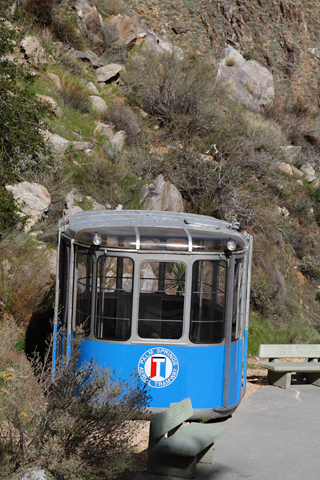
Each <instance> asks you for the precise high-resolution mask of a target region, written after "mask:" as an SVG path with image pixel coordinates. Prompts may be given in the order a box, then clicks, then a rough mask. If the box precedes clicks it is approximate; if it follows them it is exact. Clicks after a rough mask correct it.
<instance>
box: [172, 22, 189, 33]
mask: <svg viewBox="0 0 320 480" xmlns="http://www.w3.org/2000/svg"><path fill="white" fill-rule="evenodd" d="M172 30H173V31H174V33H175V34H176V35H181V33H188V28H187V26H186V25H185V24H184V23H174V24H173V25H172Z"/></svg>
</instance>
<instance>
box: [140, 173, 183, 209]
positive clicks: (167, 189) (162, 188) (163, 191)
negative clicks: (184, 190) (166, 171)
mask: <svg viewBox="0 0 320 480" xmlns="http://www.w3.org/2000/svg"><path fill="white" fill-rule="evenodd" d="M142 189H143V191H141V199H143V203H144V205H143V209H144V210H161V211H165V212H183V201H182V196H181V193H180V192H179V190H178V189H177V188H176V187H175V186H174V185H173V184H172V183H170V182H165V181H164V178H163V176H162V175H159V176H158V177H157V178H156V180H155V182H154V184H153V185H148V186H146V185H144V186H143V187H142Z"/></svg>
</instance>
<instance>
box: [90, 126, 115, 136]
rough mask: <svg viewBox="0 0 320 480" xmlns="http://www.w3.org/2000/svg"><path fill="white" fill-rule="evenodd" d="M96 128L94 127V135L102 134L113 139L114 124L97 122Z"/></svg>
mask: <svg viewBox="0 0 320 480" xmlns="http://www.w3.org/2000/svg"><path fill="white" fill-rule="evenodd" d="M96 125H97V126H96V128H95V129H94V132H93V135H94V136H95V137H96V136H98V135H102V136H104V137H107V138H109V140H111V139H112V138H113V128H114V126H113V125H107V124H106V123H101V122H96Z"/></svg>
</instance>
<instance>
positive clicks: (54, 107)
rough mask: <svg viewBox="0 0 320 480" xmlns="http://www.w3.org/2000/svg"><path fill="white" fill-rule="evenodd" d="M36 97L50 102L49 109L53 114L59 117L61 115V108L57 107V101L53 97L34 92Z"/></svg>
mask: <svg viewBox="0 0 320 480" xmlns="http://www.w3.org/2000/svg"><path fill="white" fill-rule="evenodd" d="M58 78H59V77H58ZM36 97H37V98H38V99H39V100H43V101H44V102H47V103H49V104H50V107H51V111H52V112H53V113H54V114H55V116H56V117H57V118H60V117H61V113H62V111H61V108H60V107H59V105H58V104H57V102H56V101H55V100H53V98H51V97H48V96H47V95H39V94H38V93H36Z"/></svg>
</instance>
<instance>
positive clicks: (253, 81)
mask: <svg viewBox="0 0 320 480" xmlns="http://www.w3.org/2000/svg"><path fill="white" fill-rule="evenodd" d="M217 76H218V77H220V78H222V79H224V80H225V81H227V82H229V83H230V84H231V85H232V89H231V94H232V95H233V96H234V97H236V98H239V99H240V100H242V101H243V102H244V103H245V104H246V105H247V107H248V108H249V109H250V110H253V111H259V109H260V106H262V105H267V104H268V103H270V102H272V101H273V99H274V81H273V75H272V73H271V72H270V71H269V70H268V69H267V68H265V67H263V66H262V65H260V64H259V63H258V62H256V61H255V60H248V61H246V60H245V59H244V58H243V56H242V55H241V54H240V53H239V52H237V51H236V50H235V49H234V48H233V47H231V46H230V45H228V46H227V47H226V48H224V49H223V51H222V53H221V56H220V63H219V66H218V74H217Z"/></svg>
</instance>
